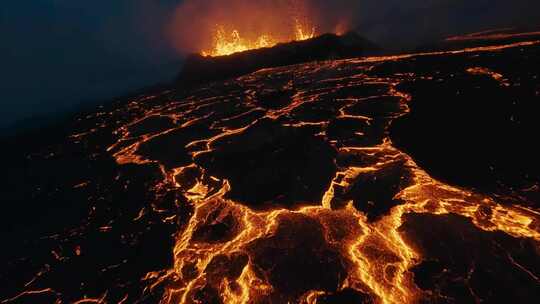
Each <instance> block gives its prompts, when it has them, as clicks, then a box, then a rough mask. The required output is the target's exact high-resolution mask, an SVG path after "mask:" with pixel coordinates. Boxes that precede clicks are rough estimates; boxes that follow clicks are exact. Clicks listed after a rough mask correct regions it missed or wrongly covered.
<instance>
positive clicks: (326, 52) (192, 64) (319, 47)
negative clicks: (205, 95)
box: [177, 32, 379, 85]
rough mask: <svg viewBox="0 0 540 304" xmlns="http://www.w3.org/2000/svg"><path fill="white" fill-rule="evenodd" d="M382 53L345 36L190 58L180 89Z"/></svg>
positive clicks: (353, 35)
mask: <svg viewBox="0 0 540 304" xmlns="http://www.w3.org/2000/svg"><path fill="white" fill-rule="evenodd" d="M377 51H379V48H378V47H377V46H376V45H375V44H373V43H372V42H370V41H368V40H366V39H364V38H362V37H360V36H359V35H358V34H356V33H354V32H349V33H347V34H345V35H343V36H338V35H335V34H324V35H321V36H319V37H316V38H312V39H308V40H304V41H294V42H290V43H282V44H278V45H276V46H274V47H271V48H262V49H256V50H249V51H245V52H240V53H235V54H232V55H229V56H218V57H209V56H207V57H204V56H202V55H198V54H193V55H190V56H189V57H188V58H187V60H186V63H185V64H184V68H183V70H182V72H181V73H180V75H179V76H178V79H177V81H178V83H179V84H180V85H190V84H196V83H204V82H207V81H214V80H220V79H226V78H229V77H234V76H240V75H244V74H247V73H250V72H254V71H256V70H259V69H263V68H269V67H277V66H286V65H291V64H297V63H302V62H309V61H316V60H327V59H339V58H351V57H359V56H362V55H366V54H372V53H375V52H377Z"/></svg>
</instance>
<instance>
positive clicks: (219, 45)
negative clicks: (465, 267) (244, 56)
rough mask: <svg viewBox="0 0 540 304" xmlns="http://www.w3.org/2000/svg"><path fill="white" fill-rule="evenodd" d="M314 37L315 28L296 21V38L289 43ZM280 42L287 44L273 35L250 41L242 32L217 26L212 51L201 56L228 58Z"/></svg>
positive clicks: (266, 34)
mask: <svg viewBox="0 0 540 304" xmlns="http://www.w3.org/2000/svg"><path fill="white" fill-rule="evenodd" d="M314 36H315V27H311V28H309V27H308V26H305V25H303V24H302V23H301V22H300V21H298V20H297V19H295V25H294V36H291V37H290V38H289V41H302V40H307V39H311V38H313V37H314ZM280 42H287V40H280V39H277V38H275V35H272V34H271V33H264V34H259V35H258V36H257V37H256V38H255V39H249V38H245V37H243V36H242V34H241V32H240V30H237V29H235V30H232V31H231V32H227V31H226V30H225V27H224V26H222V25H220V26H217V29H216V31H215V35H214V37H213V42H212V43H213V45H212V49H211V50H206V51H202V52H201V54H202V55H203V56H212V57H215V56H226V55H231V54H234V53H238V52H244V51H248V50H254V49H260V48H267V47H273V46H274V45H276V44H278V43H280Z"/></svg>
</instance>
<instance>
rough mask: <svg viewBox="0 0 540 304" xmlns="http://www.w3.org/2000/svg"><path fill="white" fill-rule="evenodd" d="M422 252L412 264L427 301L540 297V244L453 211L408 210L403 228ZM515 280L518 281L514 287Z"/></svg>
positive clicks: (534, 299)
mask: <svg viewBox="0 0 540 304" xmlns="http://www.w3.org/2000/svg"><path fill="white" fill-rule="evenodd" d="M400 231H401V233H403V234H405V235H407V238H408V239H409V242H410V243H411V244H412V245H413V246H414V247H415V248H416V249H417V250H419V251H420V252H421V253H422V255H424V256H427V257H429V258H428V259H426V260H425V261H423V262H422V263H420V264H419V265H417V266H416V267H414V268H413V269H412V271H413V273H414V274H415V282H416V284H417V285H418V286H419V287H420V288H422V289H424V290H430V291H431V293H430V294H431V295H432V298H430V299H429V300H427V299H426V301H425V302H424V303H479V302H482V303H538V301H539V300H540V285H539V284H538V278H537V277H536V275H537V274H538V272H539V271H540V265H539V264H538V256H537V250H538V244H537V243H536V242H535V241H534V240H532V239H526V238H513V237H511V236H509V235H507V234H504V233H502V232H486V231H483V230H481V229H479V228H478V227H476V226H475V225H474V224H473V223H472V222H471V221H470V220H469V219H467V218H464V217H461V216H458V215H454V214H449V215H433V214H415V213H413V214H407V215H405V216H404V223H403V225H402V226H401V228H400ZM512 285H514V286H515V287H513V288H509V286H512Z"/></svg>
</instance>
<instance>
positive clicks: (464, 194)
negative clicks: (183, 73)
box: [26, 23, 540, 304]
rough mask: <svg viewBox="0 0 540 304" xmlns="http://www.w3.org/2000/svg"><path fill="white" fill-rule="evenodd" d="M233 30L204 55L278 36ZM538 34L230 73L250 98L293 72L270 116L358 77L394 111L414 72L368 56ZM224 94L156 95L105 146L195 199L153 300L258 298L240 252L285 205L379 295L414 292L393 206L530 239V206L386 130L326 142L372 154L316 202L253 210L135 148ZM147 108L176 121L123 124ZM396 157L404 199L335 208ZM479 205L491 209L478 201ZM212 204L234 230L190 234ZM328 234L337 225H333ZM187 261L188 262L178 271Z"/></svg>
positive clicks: (416, 257)
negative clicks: (200, 237)
mask: <svg viewBox="0 0 540 304" xmlns="http://www.w3.org/2000/svg"><path fill="white" fill-rule="evenodd" d="M297 25H298V23H297ZM233 34H234V36H233V37H234V39H236V40H233V41H232V42H230V41H229V43H227V41H221V40H219V39H216V45H215V49H214V50H213V51H211V52H209V53H207V54H208V55H210V56H214V55H216V56H217V55H225V54H230V53H234V52H236V51H243V50H247V49H250V48H255V47H265V46H269V45H272V44H275V43H277V42H276V41H274V40H272V39H271V38H270V36H261V37H260V38H259V40H257V41H253V42H252V43H253V44H249V43H250V42H249V41H244V40H242V38H241V36H240V33H239V32H238V31H235V32H233ZM220 35H222V36H219V37H221V38H223V39H224V37H225V33H224V32H221V34H220ZM313 35H314V30H312V31H311V32H309V31H308V32H306V31H304V29H303V28H302V27H297V31H296V39H298V40H301V39H302V38H303V39H307V38H310V37H312V36H313ZM219 37H218V38H219ZM221 38H220V39H221ZM225 40H226V39H225ZM539 44H540V41H529V42H520V43H514V44H508V45H502V46H488V47H477V48H469V49H463V50H456V51H445V52H431V53H416V54H405V55H399V56H386V57H369V58H361V59H349V60H343V61H333V62H325V63H320V62H318V63H310V64H305V65H304V66H299V67H295V68H294V69H293V70H291V68H290V67H284V68H281V69H274V70H263V71H259V72H257V73H254V74H250V75H246V76H244V77H241V78H239V79H237V80H235V81H236V82H237V83H238V85H242V86H244V89H245V91H242V92H240V93H238V94H241V97H242V98H244V99H245V100H246V102H245V103H246V104H249V103H251V102H252V101H251V97H250V96H252V93H253V92H255V91H263V89H264V85H263V81H262V79H265V80H266V79H268V78H269V77H270V76H274V77H275V75H278V74H280V73H290V74H291V75H293V74H294V77H292V76H291V78H292V79H295V81H297V83H296V89H297V92H296V94H295V95H294V96H293V97H292V101H291V103H290V104H289V105H287V106H284V107H282V108H279V109H274V110H271V109H269V110H267V111H266V113H265V115H264V117H263V118H259V119H270V120H275V121H277V120H279V119H281V118H284V117H286V116H288V117H292V115H291V113H293V112H294V111H295V110H297V109H300V108H301V106H302V105H304V104H309V103H315V102H318V101H319V100H320V99H321V98H324V97H325V96H333V95H332V94H336V93H337V92H339V91H340V90H343V89H347V87H349V88H357V87H360V86H363V85H368V84H378V85H384V86H385V87H386V90H385V91H384V92H382V93H381V94H382V95H383V96H392V97H396V98H398V99H399V105H400V108H399V109H400V111H399V112H398V113H395V114H392V115H391V119H390V120H395V119H397V118H399V117H401V116H403V115H406V114H407V113H409V111H410V109H409V103H410V101H411V100H412V97H411V96H410V95H408V94H406V93H404V92H400V91H399V89H398V88H399V84H400V83H402V82H404V81H407V80H410V79H412V78H414V76H415V75H414V74H412V75H405V74H395V75H393V76H392V77H387V78H386V77H382V78H379V77H374V76H371V75H369V73H368V71H370V69H371V68H372V67H373V65H375V64H378V63H380V62H389V61H399V60H406V59H410V58H417V57H422V56H434V55H455V54H463V53H480V52H498V51H501V50H503V49H507V48H515V47H526V46H531V45H539ZM314 71H317V73H320V74H324V75H325V76H326V77H327V78H325V79H321V80H318V82H317V83H316V84H317V86H315V84H313V83H311V82H307V81H305V80H306V79H309V78H307V76H306V75H311V76H313V75H315V74H314V73H315V72H314ZM321 71H322V72H321ZM466 71H467V72H468V73H471V74H480V75H485V76H489V77H492V78H493V79H495V80H498V81H500V82H501V85H503V86H506V83H507V80H506V79H505V78H504V76H503V75H502V74H499V73H497V72H495V71H492V70H490V69H487V68H485V67H471V68H469V69H467V70H466ZM310 73H311V74H310ZM296 79H298V80H296ZM305 83H309V86H303V84H305ZM293 85H294V83H293V82H292V81H291V83H289V84H287V85H286V86H285V87H286V88H288V87H290V86H293ZM206 89H207V88H206ZM201 92H205V91H204V89H203V90H201V91H198V93H199V94H200V93H201ZM233 97H234V96H233V95H226V96H212V97H205V96H198V95H197V92H195V93H194V95H193V96H190V97H187V98H186V99H185V100H181V101H174V102H170V103H167V104H165V105H161V106H156V108H154V109H152V110H148V111H147V112H146V113H145V114H144V115H142V117H139V118H138V119H136V120H134V121H133V122H131V123H130V124H127V125H125V126H123V127H121V128H120V129H119V130H117V133H118V134H119V135H120V139H119V141H118V142H117V143H116V144H114V145H112V146H110V147H109V149H108V150H109V152H110V153H111V154H113V156H114V158H115V160H116V162H117V163H118V164H139V165H144V164H152V163H153V164H156V165H158V166H159V168H161V171H162V179H163V180H162V181H161V182H160V183H159V184H158V185H157V186H156V189H159V188H164V189H165V188H169V189H174V190H175V191H176V192H178V193H180V194H182V197H183V198H184V199H185V201H184V200H182V201H180V200H179V201H178V203H179V204H189V205H191V206H193V208H194V210H193V214H192V215H191V216H190V218H189V221H188V222H187V223H186V224H185V226H184V227H182V229H181V230H179V231H178V233H177V234H176V243H175V246H174V248H172V249H171V251H172V255H173V257H174V265H173V267H171V268H170V269H167V270H163V271H157V272H150V273H148V274H147V275H146V277H145V278H144V282H146V283H148V290H154V289H155V288H156V287H158V286H164V289H165V292H164V295H163V298H162V299H161V303H186V304H187V303H202V302H201V301H199V300H197V292H199V291H200V290H201V289H203V288H204V287H205V286H206V285H207V284H210V283H212V284H213V285H214V288H215V289H216V291H217V293H218V297H219V299H220V300H221V301H222V302H223V303H238V304H244V303H261V302H265V300H267V299H268V298H269V295H270V294H272V292H275V288H276V287H275V286H273V285H272V283H271V282H270V281H269V279H268V278H267V276H265V275H264V273H262V272H261V271H257V269H256V265H255V264H254V262H253V260H252V259H251V257H249V256H250V252H249V250H248V248H249V245H250V244H252V243H253V242H255V241H256V240H261V239H265V238H268V237H270V236H272V235H274V234H275V233H276V231H277V228H278V227H279V225H280V219H282V218H285V217H304V218H310V219H313V220H314V221H316V222H318V223H320V225H321V227H322V231H323V233H324V241H325V242H326V243H327V244H328V246H332V247H333V248H335V250H337V251H338V252H339V254H340V256H341V257H342V258H343V261H344V263H345V265H344V266H345V268H346V277H345V278H344V279H343V280H342V281H340V286H339V289H340V290H344V289H346V288H350V289H354V290H357V291H362V292H365V293H369V294H371V295H373V296H374V298H375V299H376V303H382V304H394V303H396V304H397V303H417V302H420V300H421V298H422V296H423V294H422V293H423V292H422V291H421V290H420V289H419V288H418V287H417V286H416V285H415V283H414V281H413V274H412V272H411V271H410V269H411V268H412V267H413V266H415V265H417V264H419V263H420V262H421V261H422V260H423V259H424V257H423V256H422V252H418V251H417V250H416V248H414V247H413V246H412V245H411V244H410V242H408V240H407V236H406V235H404V234H402V233H401V232H400V227H401V226H402V225H403V223H404V220H403V216H404V215H406V214H410V213H420V214H437V215H440V214H457V215H460V216H463V217H466V218H468V219H470V221H471V222H472V223H473V224H474V225H475V226H477V227H478V228H480V229H482V230H484V231H499V232H502V233H505V234H508V235H510V236H514V237H516V238H530V239H533V240H535V241H540V231H539V230H538V229H537V228H536V227H537V226H536V225H535V223H536V222H538V221H539V220H540V214H539V213H538V212H537V211H536V210H531V209H527V208H524V207H519V206H507V205H503V204H501V203H500V202H498V201H497V200H496V199H495V198H492V197H489V196H486V195H483V194H479V193H475V192H472V191H469V190H466V189H462V188H459V187H454V186H451V185H447V184H445V183H443V182H441V181H438V180H436V179H434V178H433V177H431V176H430V175H429V174H428V173H427V172H426V171H424V170H423V169H422V168H420V167H419V166H418V165H417V164H416V163H415V162H414V160H413V159H412V158H411V157H410V156H409V155H407V154H406V153H405V152H403V151H400V150H399V149H397V148H396V147H394V146H393V144H392V142H391V140H390V138H389V137H386V138H385V139H384V141H383V142H382V143H381V144H379V145H376V146H372V147H356V146H340V147H336V150H337V153H338V154H340V155H342V156H351V157H352V156H355V155H356V156H362V157H363V158H365V159H371V160H372V161H371V163H369V164H365V165H364V164H363V162H364V159H363V161H362V162H359V164H355V165H346V166H343V167H342V168H340V170H339V171H338V172H337V173H336V175H335V176H334V178H333V179H332V181H331V182H330V184H329V185H328V188H327V189H326V191H325V192H324V195H322V197H321V198H320V201H317V202H315V203H316V204H314V205H313V206H306V207H299V208H296V209H292V210H291V209H287V208H281V207H279V206H276V207H275V208H273V209H270V210H265V211H257V210H253V209H251V208H249V207H248V206H246V205H245V204H243V203H241V202H238V201H234V200H231V199H228V198H227V197H226V194H227V193H229V192H230V191H231V189H232V188H233V186H234V185H232V184H231V183H230V182H229V180H227V179H224V178H218V177H215V176H211V175H210V174H209V173H208V172H206V170H205V169H204V168H203V167H200V166H199V165H198V164H197V163H196V162H195V161H193V162H192V163H190V164H189V165H186V166H181V167H176V168H166V167H165V166H164V165H163V164H162V163H160V162H159V161H158V160H154V159H149V158H146V157H145V156H143V155H141V154H140V153H138V150H139V148H140V146H141V145H142V144H144V143H146V142H148V141H150V140H152V139H154V138H157V137H160V136H164V135H167V133H169V132H173V131H175V130H178V129H182V128H187V127H188V126H191V125H193V124H196V123H197V122H198V120H200V119H201V118H200V113H199V112H198V111H200V110H201V109H205V108H206V107H208V106H210V105H216V104H220V103H223V102H228V101H230V100H234V99H233ZM365 99H366V97H364V98H358V99H355V98H353V97H350V98H348V99H342V100H341V101H342V102H349V103H351V104H352V103H355V102H359V101H361V100H365ZM140 103H141V100H136V101H133V102H132V103H130V104H129V105H128V107H131V108H137V107H139V105H140ZM346 107H347V105H344V106H343V108H341V109H340V110H339V114H338V116H339V118H344V117H347V118H354V119H358V120H370V119H371V118H369V117H365V116H358V115H356V116H355V115H351V114H346V113H345V111H344V110H343V109H344V108H346ZM256 109H260V108H256ZM173 110H174V111H173ZM250 111H253V109H252V108H249V107H248V108H247V109H245V112H244V113H243V114H247V113H250ZM153 116H168V117H169V118H171V120H172V121H174V122H175V124H176V126H175V127H174V128H171V129H168V130H165V131H161V132H160V133H155V134H151V135H142V136H136V135H134V134H131V133H130V131H129V128H130V126H132V125H137V124H139V123H141V122H142V121H144V119H146V118H148V117H153ZM234 117H238V116H234ZM227 119H230V118H224V120H227ZM257 120H258V119H255V120H254V121H251V122H248V123H246V124H244V125H242V126H236V127H231V128H228V127H219V125H218V124H217V122H214V123H213V124H212V127H211V128H214V129H215V130H218V131H219V132H218V133H217V135H213V136H211V137H204V138H201V139H199V140H196V141H191V142H189V143H188V144H186V145H185V147H184V148H186V149H190V153H191V155H192V158H193V159H195V157H196V156H198V155H200V154H204V153H208V152H210V151H212V150H213V149H215V145H214V144H215V143H216V142H217V141H218V140H220V139H223V138H227V137H230V136H234V135H238V134H242V133H244V132H246V130H248V129H249V128H250V127H251V126H253V125H254V124H255V123H256V122H257ZM310 124H322V125H328V122H327V121H323V122H316V123H313V122H304V121H299V120H297V121H294V122H292V123H290V124H288V125H287V126H288V127H302V126H304V125H310ZM82 136H85V134H76V135H73V136H72V137H73V138H79V137H82ZM318 136H326V134H325V133H324V132H323V133H321V134H320V135H318ZM360 163H362V165H360ZM395 163H402V167H403V168H404V170H406V171H407V172H409V173H410V174H411V177H412V181H411V183H410V185H408V186H407V187H405V188H404V189H402V190H401V191H400V192H399V193H397V194H396V196H395V198H396V199H399V200H400V201H401V202H402V203H401V204H400V205H397V206H395V207H393V208H392V209H391V210H390V211H389V212H388V214H385V215H384V216H382V217H381V218H380V219H378V220H377V221H368V219H367V217H366V214H364V213H363V212H361V211H359V210H357V209H356V208H355V207H354V206H353V205H352V204H351V203H348V204H346V205H345V206H344V207H343V208H334V207H333V205H332V202H334V201H335V200H336V197H337V196H338V195H339V193H340V191H341V192H343V189H347V188H349V187H350V186H351V184H352V183H354V181H355V180H356V179H357V178H358V177H359V176H362V175H364V174H369V173H370V172H382V170H384V169H385V168H386V167H389V166H391V165H393V164H395ZM190 170H195V171H197V172H198V174H197V177H196V178H195V181H194V182H193V183H182V182H181V181H180V180H179V178H180V177H182V176H183V175H186V176H187V175H189V174H190V173H189V172H190ZM152 208H154V207H152ZM145 210H146V209H144V208H143V209H142V210H141V211H140V212H139V215H138V216H137V217H136V218H135V219H134V220H135V221H136V220H139V219H140V218H141V217H143V216H144V214H145ZM485 210H488V211H489V212H484V211H485ZM210 214H218V215H217V216H216V219H215V220H210V221H215V222H218V223H219V222H220V221H221V220H222V219H223V218H225V217H227V216H230V217H233V218H234V219H235V220H236V221H237V224H236V225H237V227H236V233H235V234H234V235H233V236H231V238H230V239H227V240H224V241H222V242H200V241H197V240H196V238H195V237H194V235H195V232H196V230H197V229H198V228H200V227H201V226H204V225H206V224H208V223H207V221H209V219H210V216H209V215H210ZM486 214H489V216H487V215H486ZM165 220H172V219H165ZM336 227H338V228H341V229H342V230H339V231H340V233H335V231H336V229H337V228H336ZM338 234H339V237H338V236H336V235H338ZM373 249H376V250H377V252H378V254H373V252H372V251H373ZM235 254H244V255H246V256H248V257H249V259H248V262H247V263H246V264H245V265H244V266H243V268H242V269H241V270H240V272H239V275H238V276H237V277H236V278H233V279H230V278H228V277H226V276H223V275H221V276H219V277H218V279H217V280H216V279H215V278H211V273H210V272H209V268H210V267H209V266H210V265H211V263H212V261H213V260H215V259H216V257H219V256H225V257H229V256H234V255H235ZM190 269H191V270H192V271H187V270H190ZM46 292H51V291H50V290H38V291H26V293H46ZM324 294H326V292H325V291H321V290H309V291H308V292H306V293H305V294H303V295H302V296H301V297H300V299H298V301H299V302H300V303H308V304H316V303H317V301H318V297H319V296H321V295H324ZM101 300H102V299H83V300H81V301H79V302H77V303H100V302H99V301H101ZM92 301H93V302H92Z"/></svg>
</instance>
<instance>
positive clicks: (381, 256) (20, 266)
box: [0, 41, 540, 304]
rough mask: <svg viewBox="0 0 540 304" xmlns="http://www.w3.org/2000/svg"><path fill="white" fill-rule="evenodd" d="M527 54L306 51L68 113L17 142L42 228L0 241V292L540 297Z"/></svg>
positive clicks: (290, 299) (190, 298) (474, 299)
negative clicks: (239, 73)
mask: <svg viewBox="0 0 540 304" xmlns="http://www.w3.org/2000/svg"><path fill="white" fill-rule="evenodd" d="M539 58H540V45H539V42H538V41H530V42H520V43H516V44H511V45H503V46H496V47H493V46H491V47H480V48H471V49H465V50H458V51H449V52H436V53H422V54H411V55H402V56H391V57H371V58H359V59H350V60H339V61H326V62H315V63H307V64H301V65H296V66H289V67H279V68H272V69H265V70H261V71H258V72H256V73H253V74H249V75H245V76H243V77H239V78H236V79H233V80H228V81H222V82H215V83H212V84H209V85H205V86H201V87H197V88H194V89H190V90H170V91H165V92H162V93H160V94H156V95H152V96H141V97H138V98H135V99H134V100H130V101H127V102H125V101H124V102H116V103H115V104H113V105H112V106H111V108H102V109H101V111H100V112H98V113H91V114H89V115H88V116H85V117H80V118H79V119H78V120H77V122H75V123H74V125H75V127H74V128H76V130H77V131H75V132H71V131H70V133H71V135H70V136H69V138H68V139H67V140H65V139H64V140H63V141H62V142H61V143H60V144H56V145H47V146H46V147H45V148H40V149H37V150H36V152H33V153H31V154H29V155H28V157H27V160H26V161H27V162H28V163H30V164H31V165H30V166H31V168H34V170H35V171H37V172H38V173H32V174H33V175H31V177H32V183H34V185H36V189H35V190H33V192H32V191H31V193H29V194H27V195H28V196H27V198H28V197H29V196H31V199H32V200H33V201H36V202H44V203H45V202H51V203H52V202H54V203H55V204H56V206H59V207H58V209H57V210H55V211H53V212H52V213H53V214H47V221H52V222H56V223H58V226H59V227H58V228H54V232H51V231H46V233H45V232H44V234H43V235H40V237H39V238H30V237H27V238H28V240H26V241H24V242H21V241H20V240H19V241H18V242H16V244H18V245H17V246H14V247H15V248H14V249H13V250H12V252H11V251H9V250H8V252H7V253H4V254H6V255H7V256H8V257H7V259H8V261H9V262H8V265H7V267H6V268H5V269H4V270H3V271H2V272H1V276H0V283H1V284H2V286H3V287H2V289H3V291H2V293H1V296H2V299H1V302H2V303H156V302H160V303H385V304H386V303H387V304H390V303H508V302H509V301H513V302H516V303H535V302H538V301H539V300H540V259H539V254H540V246H539V244H540V243H539V242H540V199H539V198H540V195H539V193H540V189H539V184H538V181H539V179H538V173H539V172H540V170H539V169H538V166H539V165H538V163H539V161H538V155H539V154H536V153H535V152H537V150H535V149H537V148H535V147H534V144H533V143H532V142H534V141H535V139H534V137H529V135H530V134H535V131H534V130H538V128H536V129H535V127H537V126H538V125H537V122H536V121H537V119H535V118H534V117H533V116H534V115H538V111H537V110H538V103H539V101H540V100H539V99H540V97H539V91H540V80H539V79H538V76H539V74H540V73H539V72H538V71H537V70H536V68H535V67H538V63H539V62H540V61H539ZM509 109H510V110H509ZM534 110H536V112H534ZM499 114H500V115H499ZM499 116H500V117H499ZM509 128H510V129H509ZM511 128H514V129H511ZM524 130H525V131H524ZM527 130H528V131H527ZM504 132H507V133H504ZM527 132H529V133H527ZM492 133H495V134H492ZM516 134H517V135H516ZM493 151H498V152H493ZM499 154H500V155H499ZM55 171H56V172H62V173H63V174H62V175H63V176H64V177H61V178H60V177H59V178H58V179H59V180H53V181H51V180H50V179H47V178H46V177H47V176H49V175H51V174H52V173H51V172H55ZM47 172H48V173H47ZM47 174H49V175H47ZM26 178H28V176H26ZM74 181H77V182H74ZM44 185H45V186H44ZM54 185H60V186H54ZM62 202H65V204H67V205H69V206H71V207H70V208H68V210H67V211H66V210H64V208H65V206H64V205H62ZM76 204H78V206H75V207H73V205H76ZM61 210H62V211H61ZM53 226H54V225H53ZM66 227H68V228H66ZM51 229H53V228H51ZM13 238H15V237H13ZM17 239H19V237H17ZM17 250H18V251H17ZM18 252H19V254H18ZM20 252H23V254H21V253H20ZM29 252H30V253H29ZM10 254H11V256H10Z"/></svg>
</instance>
